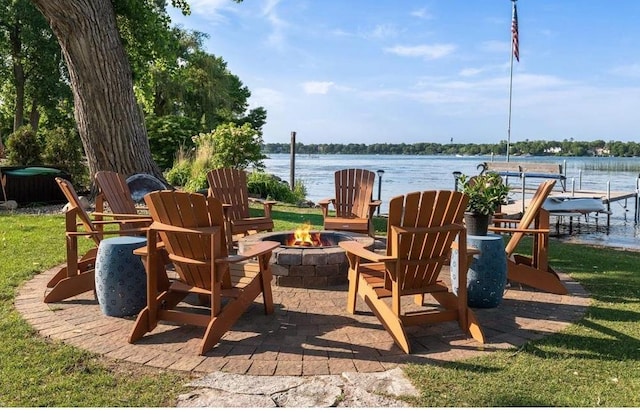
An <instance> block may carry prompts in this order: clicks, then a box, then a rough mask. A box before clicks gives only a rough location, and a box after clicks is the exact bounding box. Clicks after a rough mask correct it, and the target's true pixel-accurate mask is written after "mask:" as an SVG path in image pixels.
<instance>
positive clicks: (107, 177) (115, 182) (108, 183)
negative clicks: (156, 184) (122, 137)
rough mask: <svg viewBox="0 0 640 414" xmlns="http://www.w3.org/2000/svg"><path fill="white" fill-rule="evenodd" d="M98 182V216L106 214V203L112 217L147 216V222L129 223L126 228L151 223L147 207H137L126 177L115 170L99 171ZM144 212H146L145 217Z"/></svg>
mask: <svg viewBox="0 0 640 414" xmlns="http://www.w3.org/2000/svg"><path fill="white" fill-rule="evenodd" d="M95 179H96V183H97V184H98V190H99V191H98V195H97V196H96V211H95V212H94V213H93V214H94V215H95V216H96V217H100V216H103V215H104V207H105V205H108V206H109V209H110V210H111V214H108V215H109V216H111V217H115V218H137V219H143V218H147V222H140V223H128V224H126V225H125V227H124V228H132V229H133V228H140V227H144V226H146V225H148V224H150V223H151V217H150V216H148V214H147V213H148V209H147V208H146V207H137V206H136V204H135V203H134V202H133V198H131V192H130V191H129V186H127V181H126V180H125V178H124V177H123V176H122V175H121V174H118V173H117V172H114V171H98V172H97V173H96V175H95ZM142 214H145V215H146V217H144V216H143V215H142Z"/></svg>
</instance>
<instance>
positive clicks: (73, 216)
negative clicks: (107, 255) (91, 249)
mask: <svg viewBox="0 0 640 414" xmlns="http://www.w3.org/2000/svg"><path fill="white" fill-rule="evenodd" d="M56 182H57V183H58V186H59V187H60V190H61V191H62V194H64V196H65V198H66V199H67V202H68V203H69V207H70V209H69V210H68V211H67V213H66V221H67V224H66V229H67V231H76V229H77V225H76V220H80V223H82V226H83V227H84V228H85V230H86V231H87V232H92V233H93V234H91V235H90V236H89V237H90V238H91V239H92V240H93V241H94V242H95V244H96V246H97V245H99V244H100V241H101V240H102V237H103V236H102V234H100V233H99V232H98V229H97V228H96V226H95V225H94V224H93V221H92V220H91V218H90V217H89V214H87V212H86V211H85V210H84V209H83V208H82V203H81V202H80V198H79V197H78V193H77V192H76V190H75V189H74V188H73V185H72V184H71V182H69V181H68V180H65V179H64V178H62V177H56Z"/></svg>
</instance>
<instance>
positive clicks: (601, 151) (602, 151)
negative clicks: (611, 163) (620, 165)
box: [596, 148, 611, 157]
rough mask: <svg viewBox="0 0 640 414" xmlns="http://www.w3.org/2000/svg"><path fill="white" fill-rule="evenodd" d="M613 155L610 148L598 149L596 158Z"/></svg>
mask: <svg viewBox="0 0 640 414" xmlns="http://www.w3.org/2000/svg"><path fill="white" fill-rule="evenodd" d="M609 154H611V151H610V150H609V148H596V156H598V157H607V156H609Z"/></svg>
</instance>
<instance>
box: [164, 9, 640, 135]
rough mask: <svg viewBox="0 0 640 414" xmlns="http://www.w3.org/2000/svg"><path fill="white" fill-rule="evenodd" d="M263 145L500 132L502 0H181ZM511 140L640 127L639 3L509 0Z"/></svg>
mask: <svg viewBox="0 0 640 414" xmlns="http://www.w3.org/2000/svg"><path fill="white" fill-rule="evenodd" d="M189 4H190V6H191V11H192V13H191V15H190V16H182V15H181V14H180V13H178V12H176V11H175V10H174V11H172V12H171V16H172V19H173V23H174V24H177V25H180V26H182V27H183V28H184V29H188V30H197V31H200V32H203V33H207V34H208V35H209V38H208V39H207V40H205V43H204V46H205V50H207V51H208V52H209V53H212V54H214V55H216V56H221V57H222V58H223V59H224V60H225V61H226V62H227V63H228V67H229V69H230V70H231V72H232V73H234V74H235V75H238V76H239V77H240V79H241V80H242V82H243V83H244V84H245V85H246V86H247V87H248V88H249V89H250V90H251V93H252V97H251V99H250V103H251V106H252V107H255V106H263V107H264V108H265V109H266V110H267V124H266V125H265V127H264V129H263V131H264V141H265V142H289V139H290V134H291V131H296V132H297V141H298V142H302V143H305V144H311V143H345V144H346V143H365V144H372V143H401V142H404V143H415V142H439V143H448V142H450V140H451V139H452V138H453V142H454V143H471V142H476V143H494V142H499V141H500V140H506V139H507V126H508V120H509V79H510V57H511V12H512V2H511V1H510V0H458V1H453V0H425V1H419V0H416V1H409V0H245V1H244V2H242V3H239V4H237V3H235V2H233V1H231V0H190V1H189ZM517 7H518V23H519V39H520V62H517V61H515V60H514V62H513V89H512V91H513V96H512V104H511V108H512V115H511V141H512V142H516V141H524V140H527V139H528V140H540V139H544V140H564V139H570V138H574V139H575V140H579V141H591V140H595V139H604V140H621V141H635V140H638V139H639V138H640V122H639V121H640V116H639V112H640V111H639V108H640V54H639V53H638V50H639V48H640V29H639V28H638V27H639V25H638V20H639V19H640V1H638V0H617V1H605V0H519V1H518V2H517Z"/></svg>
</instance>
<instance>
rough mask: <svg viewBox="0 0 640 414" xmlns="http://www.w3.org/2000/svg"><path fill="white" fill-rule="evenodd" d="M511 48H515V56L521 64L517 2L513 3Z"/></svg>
mask: <svg viewBox="0 0 640 414" xmlns="http://www.w3.org/2000/svg"><path fill="white" fill-rule="evenodd" d="M511 46H512V48H513V56H514V57H515V58H516V60H517V61H518V62H520V49H519V47H518V10H517V9H516V2H515V1H514V2H513V17H512V19H511Z"/></svg>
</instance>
